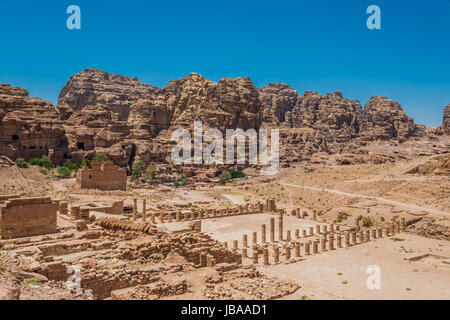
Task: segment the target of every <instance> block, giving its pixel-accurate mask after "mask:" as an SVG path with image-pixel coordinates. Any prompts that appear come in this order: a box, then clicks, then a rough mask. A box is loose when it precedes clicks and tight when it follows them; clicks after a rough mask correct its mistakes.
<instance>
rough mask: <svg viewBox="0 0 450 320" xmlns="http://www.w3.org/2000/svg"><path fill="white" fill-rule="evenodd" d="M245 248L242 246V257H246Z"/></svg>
mask: <svg viewBox="0 0 450 320" xmlns="http://www.w3.org/2000/svg"><path fill="white" fill-rule="evenodd" d="M247 257H248V255H247V248H246V247H242V258H247Z"/></svg>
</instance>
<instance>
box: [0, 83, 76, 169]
mask: <svg viewBox="0 0 450 320" xmlns="http://www.w3.org/2000/svg"><path fill="white" fill-rule="evenodd" d="M66 151H67V139H66V136H65V130H64V127H63V124H62V121H61V120H60V115H59V113H58V111H57V110H56V109H55V108H54V107H53V105H52V104H51V103H50V102H48V101H44V100H42V99H40V98H31V97H29V96H28V92H27V91H26V90H25V89H22V88H17V87H13V86H10V85H8V84H0V154H2V155H4V156H7V157H9V158H11V159H13V160H16V159H17V158H24V159H26V160H28V159H30V158H33V157H41V156H43V155H49V156H51V160H53V162H55V163H59V162H60V161H62V159H63V156H64V153H65V152H66Z"/></svg>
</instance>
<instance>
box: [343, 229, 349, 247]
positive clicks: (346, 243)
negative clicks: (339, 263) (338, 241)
mask: <svg viewBox="0 0 450 320" xmlns="http://www.w3.org/2000/svg"><path fill="white" fill-rule="evenodd" d="M344 237H345V247H346V248H348V247H350V233H349V232H348V231H347V232H345V233H344Z"/></svg>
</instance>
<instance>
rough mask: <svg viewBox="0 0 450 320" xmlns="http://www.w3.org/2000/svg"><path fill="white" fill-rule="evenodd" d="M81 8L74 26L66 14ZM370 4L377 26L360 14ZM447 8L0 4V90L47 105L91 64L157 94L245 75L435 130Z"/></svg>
mask: <svg viewBox="0 0 450 320" xmlns="http://www.w3.org/2000/svg"><path fill="white" fill-rule="evenodd" d="M71 4H76V5H78V6H79V7H80V8H81V21H82V22H81V24H82V25H81V30H68V29H67V27H66V19H67V17H68V15H67V14H66V9H67V7H68V6H69V5H71ZM371 4H376V5H378V6H379V7H380V8H381V30H369V29H367V27H366V19H367V17H368V16H369V15H368V14H366V8H367V7H368V6H369V5H371ZM448 21H450V1H449V0H429V1H412V0H409V1H406V0H389V1H381V0H371V1H365V0H340V1H331V0H329V1H325V0H315V1H302V0H292V1H287V0H278V1H273V0H271V1H265V0H258V1H253V0H251V1H250V0H248V1H246V0H240V1H235V0H227V1H223V0H221V1H215V0H209V1H203V0H201V1H196V0H191V1H178V0H172V1H151V0H147V1H144V0H141V1H138V0H127V1H92V0H91V1H83V0H71V1H64V0H58V1H45V0H42V1H31V0H30V1H20V0H0V83H11V84H12V85H16V86H21V87H24V88H26V89H27V90H28V91H29V92H30V94H31V95H33V96H39V97H41V98H43V99H46V100H50V101H51V102H53V103H54V104H55V103H56V101H57V97H58V94H59V91H60V90H61V88H62V87H63V85H64V84H65V82H66V81H67V80H68V78H69V77H70V75H72V74H75V73H77V72H80V71H82V70H84V69H85V68H90V67H96V68H99V69H102V70H104V71H107V72H110V73H118V74H123V75H128V76H130V77H134V76H137V77H138V79H139V80H141V81H143V82H146V83H149V84H152V85H155V86H158V87H162V86H164V85H166V84H167V83H168V82H169V81H170V80H172V79H178V78H181V77H184V76H187V75H188V74H189V73H190V72H197V73H200V74H202V75H204V76H205V77H206V78H208V79H211V80H214V81H217V80H218V79H220V78H222V77H238V76H243V77H244V76H249V77H250V78H251V79H252V80H253V81H254V83H255V85H256V86H257V87H261V86H263V85H265V84H267V83H269V82H284V83H287V84H289V85H291V86H292V87H293V88H294V89H296V90H298V91H299V92H300V93H301V94H303V92H304V91H305V90H308V89H311V90H313V91H318V92H320V93H321V94H325V93H327V92H332V91H335V90H336V89H339V90H341V91H342V92H343V94H344V96H345V97H348V98H351V99H358V100H360V101H361V103H362V104H363V105H364V104H365V103H366V102H367V101H368V99H369V98H370V97H371V96H373V95H383V96H387V97H389V98H391V99H393V100H396V101H398V102H400V103H401V104H402V106H403V107H404V109H405V111H406V112H407V114H408V115H410V116H412V117H414V118H415V120H416V122H417V123H420V124H425V125H435V126H436V125H440V124H441V122H442V111H443V108H444V106H445V105H447V104H448V103H450V23H449V22H448Z"/></svg>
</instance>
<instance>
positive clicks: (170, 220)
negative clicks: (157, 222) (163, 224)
mask: <svg viewBox="0 0 450 320" xmlns="http://www.w3.org/2000/svg"><path fill="white" fill-rule="evenodd" d="M167 217H168V220H169V222H172V212H169V213H168V214H167Z"/></svg>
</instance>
